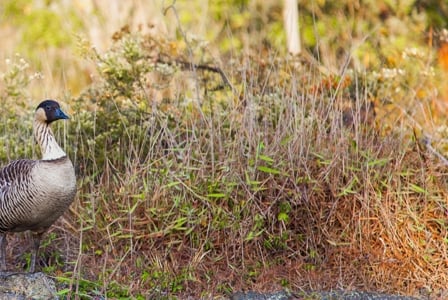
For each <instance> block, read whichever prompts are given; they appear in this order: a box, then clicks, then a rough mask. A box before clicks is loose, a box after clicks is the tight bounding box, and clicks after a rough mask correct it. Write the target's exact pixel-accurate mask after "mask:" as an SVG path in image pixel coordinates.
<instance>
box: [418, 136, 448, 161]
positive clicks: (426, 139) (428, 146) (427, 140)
mask: <svg viewBox="0 0 448 300" xmlns="http://www.w3.org/2000/svg"><path fill="white" fill-rule="evenodd" d="M422 142H423V144H424V145H425V147H426V149H428V150H429V152H431V153H432V154H433V155H435V156H436V157H437V158H439V159H440V160H441V161H442V163H443V164H444V165H447V166H448V159H447V158H446V157H445V156H443V155H442V154H440V153H439V152H438V151H437V150H436V149H435V148H434V147H433V146H432V145H431V140H430V138H429V137H427V136H425V137H424V138H423V139H422Z"/></svg>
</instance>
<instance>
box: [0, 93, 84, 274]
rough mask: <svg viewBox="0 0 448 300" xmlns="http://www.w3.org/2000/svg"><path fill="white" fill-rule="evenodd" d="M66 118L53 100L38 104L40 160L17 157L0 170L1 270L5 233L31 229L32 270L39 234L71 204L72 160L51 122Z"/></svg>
mask: <svg viewBox="0 0 448 300" xmlns="http://www.w3.org/2000/svg"><path fill="white" fill-rule="evenodd" d="M60 119H68V117H67V116H66V115H65V114H64V112H63V111H62V110H61V109H60V107H59V104H58V103H57V102H56V101H54V100H45V101H43V102H42V103H40V104H39V106H38V107H37V109H36V112H35V114H34V123H33V133H34V137H35V140H36V142H37V143H38V144H39V146H40V149H41V152H42V159H40V160H30V159H21V160H16V161H13V162H11V163H9V164H8V165H6V166H5V167H3V168H2V169H0V272H1V271H5V270H6V243H7V242H6V236H5V234H6V232H21V231H27V230H30V231H32V233H33V234H32V236H33V246H34V249H33V250H34V251H33V252H32V255H31V261H30V267H29V271H30V272H32V273H34V270H35V266H36V257H37V253H38V250H39V246H40V240H41V238H42V235H43V233H44V232H45V231H47V229H48V228H49V227H50V226H51V225H52V224H53V223H54V222H55V221H56V220H57V219H58V218H59V217H60V216H61V215H62V214H63V213H64V212H65V210H66V209H67V208H68V207H69V206H70V204H71V203H72V201H73V198H74V197H75V193H76V178H75V171H74V169H73V165H72V162H71V161H70V159H69V158H68V157H67V154H65V152H64V151H63V150H62V148H61V147H59V145H58V143H57V142H56V139H55V137H54V135H53V132H52V131H51V129H50V124H51V123H52V122H53V121H56V120H60Z"/></svg>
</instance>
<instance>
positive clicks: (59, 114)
mask: <svg viewBox="0 0 448 300" xmlns="http://www.w3.org/2000/svg"><path fill="white" fill-rule="evenodd" d="M55 117H56V118H57V119H70V118H69V117H68V116H67V115H66V114H65V113H64V112H63V111H62V110H61V109H60V108H58V109H57V110H56V115H55Z"/></svg>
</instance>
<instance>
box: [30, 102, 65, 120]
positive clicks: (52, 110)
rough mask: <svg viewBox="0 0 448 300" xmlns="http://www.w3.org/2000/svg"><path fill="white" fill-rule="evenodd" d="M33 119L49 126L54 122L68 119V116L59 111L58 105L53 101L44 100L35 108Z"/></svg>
mask: <svg viewBox="0 0 448 300" xmlns="http://www.w3.org/2000/svg"><path fill="white" fill-rule="evenodd" d="M35 119H36V121H39V122H42V123H47V124H50V123H51V122H54V121H56V120H61V119H68V116H67V115H66V114H65V113H64V112H63V111H62V110H61V107H60V106H59V103H57V102H56V101H54V100H45V101H42V102H41V103H40V104H39V105H38V106H37V108H36V113H35Z"/></svg>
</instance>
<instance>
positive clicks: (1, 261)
mask: <svg viewBox="0 0 448 300" xmlns="http://www.w3.org/2000/svg"><path fill="white" fill-rule="evenodd" d="M6 243H7V242H6V235H5V234H4V233H0V272H3V271H6Z"/></svg>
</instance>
